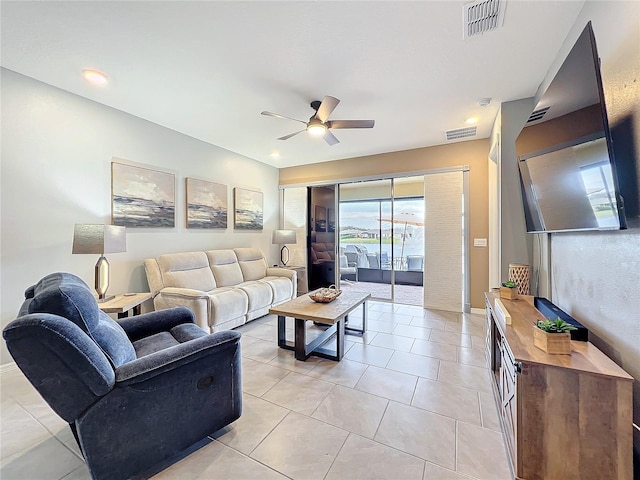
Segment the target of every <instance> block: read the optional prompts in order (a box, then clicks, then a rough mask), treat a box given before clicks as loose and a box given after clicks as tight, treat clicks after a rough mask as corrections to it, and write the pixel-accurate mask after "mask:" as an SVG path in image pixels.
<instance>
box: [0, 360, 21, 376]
mask: <svg viewBox="0 0 640 480" xmlns="http://www.w3.org/2000/svg"><path fill="white" fill-rule="evenodd" d="M13 370H18V365H16V362H9V363H3V364H2V365H0V374H2V373H9V372H11V371H13Z"/></svg>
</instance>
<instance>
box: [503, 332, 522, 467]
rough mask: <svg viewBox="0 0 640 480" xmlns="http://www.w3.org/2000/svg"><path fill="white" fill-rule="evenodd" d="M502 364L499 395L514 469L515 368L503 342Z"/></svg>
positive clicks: (515, 463)
mask: <svg viewBox="0 0 640 480" xmlns="http://www.w3.org/2000/svg"><path fill="white" fill-rule="evenodd" d="M500 353H501V354H502V362H501V364H500V394H501V397H502V398H501V400H502V405H501V408H502V419H503V421H504V429H505V431H504V436H505V439H506V440H507V448H508V450H509V454H510V455H511V462H512V465H513V466H514V468H516V466H517V465H518V463H517V462H516V460H517V458H516V452H517V450H516V432H517V426H518V425H517V405H516V403H517V398H518V396H517V392H516V368H515V362H514V360H513V355H511V351H510V350H509V347H508V346H507V344H506V342H505V340H504V339H503V340H502V343H501V344H500Z"/></svg>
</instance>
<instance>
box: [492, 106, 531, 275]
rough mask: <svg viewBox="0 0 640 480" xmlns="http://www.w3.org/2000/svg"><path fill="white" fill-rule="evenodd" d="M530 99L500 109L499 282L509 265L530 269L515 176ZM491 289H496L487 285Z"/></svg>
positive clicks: (528, 250) (529, 251)
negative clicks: (526, 266)
mask: <svg viewBox="0 0 640 480" xmlns="http://www.w3.org/2000/svg"><path fill="white" fill-rule="evenodd" d="M533 106H534V103H533V98H525V99H523V100H515V101H512V102H505V103H503V104H502V105H501V106H500V155H499V156H498V162H499V163H498V172H499V173H498V175H499V184H500V188H499V195H500V198H499V205H500V279H501V280H500V281H501V282H505V281H507V280H508V279H509V264H510V263H524V264H526V265H531V260H532V257H533V255H532V248H533V247H532V245H533V240H532V238H531V236H530V235H527V233H526V231H527V229H526V226H525V220H524V209H523V207H522V194H521V192H520V180H519V176H518V159H517V156H516V138H517V137H518V135H519V134H520V131H521V130H522V128H523V127H524V125H525V123H526V121H527V119H528V118H529V116H530V115H531V112H532V111H533ZM491 286H492V287H495V286H498V285H491Z"/></svg>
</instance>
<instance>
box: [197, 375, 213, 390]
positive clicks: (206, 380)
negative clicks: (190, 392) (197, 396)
mask: <svg viewBox="0 0 640 480" xmlns="http://www.w3.org/2000/svg"><path fill="white" fill-rule="evenodd" d="M213 383H214V381H213V376H212V375H207V376H206V377H202V378H201V379H200V380H198V383H197V384H196V388H197V389H198V390H204V389H205V388H209V387H211V386H212V385H213Z"/></svg>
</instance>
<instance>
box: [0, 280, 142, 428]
mask: <svg viewBox="0 0 640 480" xmlns="http://www.w3.org/2000/svg"><path fill="white" fill-rule="evenodd" d="M20 311H21V313H23V315H21V316H20V317H18V318H17V319H16V320H14V321H13V322H11V323H9V325H7V326H6V327H5V329H4V330H3V332H2V334H3V337H4V339H5V340H6V342H7V348H8V349H9V352H10V353H11V356H12V357H13V358H14V360H15V361H16V364H17V365H18V367H19V368H20V370H22V372H23V373H24V374H25V376H26V377H27V378H28V379H29V381H30V382H31V383H32V384H33V386H34V387H35V388H36V389H37V390H38V392H39V393H40V394H41V395H42V397H43V398H44V399H45V401H46V402H47V403H48V404H49V405H50V406H51V408H53V410H54V411H55V412H56V413H57V414H58V415H60V416H61V417H62V418H63V419H65V420H66V421H67V422H72V421H73V420H74V419H76V418H77V417H78V416H79V415H80V414H81V413H82V412H84V411H85V410H86V409H87V408H88V407H89V406H90V405H92V404H93V403H95V402H96V401H97V400H98V399H99V398H101V397H102V396H103V395H106V394H107V393H108V392H109V391H110V390H111V389H112V388H113V386H114V384H115V371H114V365H119V364H122V363H124V362H127V361H129V360H132V359H134V358H135V351H134V350H133V346H132V345H131V342H129V340H128V338H127V336H126V334H125V333H124V331H123V330H122V328H121V327H120V326H119V325H117V323H116V322H115V321H113V320H112V319H111V318H109V317H108V316H107V315H106V314H104V313H103V312H101V311H100V310H99V309H98V305H97V303H96V300H95V298H94V297H93V292H92V291H91V290H90V289H89V287H88V286H87V285H86V284H85V283H84V282H83V281H82V280H81V279H80V278H78V277H76V276H75V275H71V274H65V273H57V274H52V275H49V276H47V277H44V278H43V279H42V280H41V281H40V282H38V284H36V285H35V286H34V287H33V288H32V289H28V290H27V299H26V300H25V303H24V304H23V306H22V308H21V310H20ZM104 317H106V318H104ZM122 337H124V338H122ZM98 340H99V341H98Z"/></svg>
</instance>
